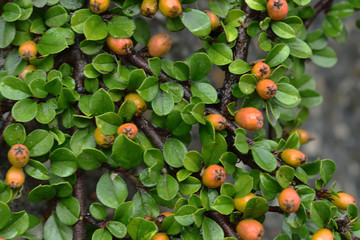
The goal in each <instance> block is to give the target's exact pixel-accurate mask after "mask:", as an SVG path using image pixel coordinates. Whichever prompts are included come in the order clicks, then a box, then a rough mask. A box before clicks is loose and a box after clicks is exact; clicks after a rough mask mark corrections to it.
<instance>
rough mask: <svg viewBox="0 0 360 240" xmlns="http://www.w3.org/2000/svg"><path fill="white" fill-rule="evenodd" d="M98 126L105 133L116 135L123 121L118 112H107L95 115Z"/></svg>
mask: <svg viewBox="0 0 360 240" xmlns="http://www.w3.org/2000/svg"><path fill="white" fill-rule="evenodd" d="M95 120H96V127H97V128H98V129H99V130H100V131H101V132H102V133H103V134H105V135H114V134H116V132H117V129H118V127H119V126H120V125H121V124H122V123H123V122H122V121H121V118H120V117H119V115H118V114H116V113H114V112H107V113H104V114H101V115H99V116H96V117H95Z"/></svg>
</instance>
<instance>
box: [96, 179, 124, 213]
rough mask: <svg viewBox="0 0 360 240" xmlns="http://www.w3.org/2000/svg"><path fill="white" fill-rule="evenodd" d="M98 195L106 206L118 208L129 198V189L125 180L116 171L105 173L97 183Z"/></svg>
mask: <svg viewBox="0 0 360 240" xmlns="http://www.w3.org/2000/svg"><path fill="white" fill-rule="evenodd" d="M96 195H97V197H98V199H99V200H100V202H101V203H102V204H104V205H105V206H107V207H110V208H117V207H118V206H119V205H120V204H121V203H123V202H124V201H125V199H126V198H127V196H128V190H127V186H126V183H125V181H124V180H123V179H122V178H121V177H119V176H118V175H117V174H116V173H111V174H110V173H105V174H104V175H102V177H101V178H100V180H99V182H98V183H97V185H96Z"/></svg>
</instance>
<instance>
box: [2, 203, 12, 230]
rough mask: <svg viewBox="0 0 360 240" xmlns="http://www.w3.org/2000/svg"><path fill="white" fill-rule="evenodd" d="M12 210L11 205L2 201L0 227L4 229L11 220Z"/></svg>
mask: <svg viewBox="0 0 360 240" xmlns="http://www.w3.org/2000/svg"><path fill="white" fill-rule="evenodd" d="M10 217H11V211H10V208H9V206H8V205H7V204H6V203H3V202H0V218H1V223H0V229H2V228H3V227H4V226H5V225H6V223H7V222H8V221H9V220H10Z"/></svg>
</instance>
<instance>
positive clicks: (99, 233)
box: [91, 228, 113, 240]
mask: <svg viewBox="0 0 360 240" xmlns="http://www.w3.org/2000/svg"><path fill="white" fill-rule="evenodd" d="M97 239H101V240H112V239H113V237H112V235H111V233H110V232H109V231H108V230H106V229H103V228H99V229H97V230H96V231H95V232H94V233H93V235H92V238H91V240H97Z"/></svg>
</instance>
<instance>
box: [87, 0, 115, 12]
mask: <svg viewBox="0 0 360 240" xmlns="http://www.w3.org/2000/svg"><path fill="white" fill-rule="evenodd" d="M110 2H111V1H110V0H90V3H89V4H90V9H91V11H92V12H93V13H96V14H100V13H103V12H105V11H106V10H107V9H108V8H109V6H110Z"/></svg>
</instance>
